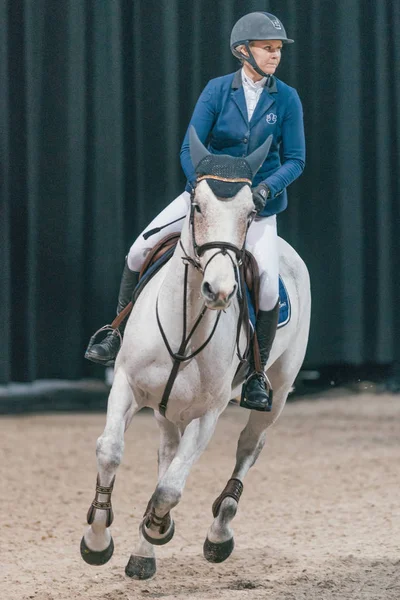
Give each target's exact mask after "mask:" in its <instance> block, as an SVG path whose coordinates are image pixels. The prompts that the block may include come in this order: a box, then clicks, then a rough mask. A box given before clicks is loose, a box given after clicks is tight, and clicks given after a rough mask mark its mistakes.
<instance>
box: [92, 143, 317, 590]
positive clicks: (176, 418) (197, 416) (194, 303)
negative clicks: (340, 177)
mask: <svg viewBox="0 0 400 600" xmlns="http://www.w3.org/2000/svg"><path fill="white" fill-rule="evenodd" d="M199 145H200V146H199ZM268 148H269V144H264V146H262V147H261V148H259V149H258V150H256V151H255V152H254V153H253V154H252V155H250V156H249V157H247V159H246V160H247V161H248V162H249V164H250V166H251V168H252V172H253V177H254V174H255V172H256V171H257V170H258V168H259V166H260V165H261V164H262V162H263V161H264V159H265V156H266V154H267V152H268ZM205 153H207V150H206V149H205V148H204V146H202V144H201V143H200V142H199V141H198V139H197V136H195V135H194V134H193V135H192V139H191V154H192V160H193V164H195V165H197V164H198V162H199V159H201V157H202V156H204V154H205ZM191 213H192V215H193V220H191V218H190V215H188V216H187V217H186V220H185V222H184V225H183V229H182V234H181V245H180V244H178V245H177V247H176V249H175V252H174V254H173V256H172V258H171V259H170V261H169V262H168V263H167V264H166V265H165V266H164V267H163V268H162V269H161V270H160V271H159V272H158V273H157V274H156V275H155V276H154V277H153V278H152V279H151V280H150V282H149V283H148V284H147V286H146V287H145V289H144V290H143V292H142V293H141V295H140V296H139V298H138V299H137V301H136V303H135V306H134V309H133V311H132V313H131V315H130V318H129V320H128V323H127V326H126V329H125V335H124V340H123V344H122V347H121V350H120V352H119V354H118V357H117V360H116V364H115V374H114V381H113V385H112V388H111V391H110V395H109V399H108V410H107V422H106V426H105V429H104V432H103V434H102V435H101V436H100V437H99V439H98V441H97V450H96V455H97V466H98V478H97V487H96V497H95V500H94V501H93V503H92V505H91V507H90V509H89V513H88V523H89V528H88V529H87V531H86V532H85V534H84V537H83V538H82V542H81V554H82V557H83V559H84V560H85V561H86V562H88V563H89V564H95V565H99V564H104V563H106V562H107V561H108V560H109V559H110V558H111V556H112V553H113V549H114V545H113V540H112V537H111V533H110V525H111V523H112V519H113V513H112V508H111V492H112V487H113V482H114V478H115V474H116V471H117V468H118V466H119V464H120V462H121V459H122V454H123V449H124V432H125V430H126V429H127V428H128V426H129V424H130V422H131V420H132V418H133V416H134V415H135V413H136V412H137V411H138V410H140V409H141V408H142V407H144V406H147V407H150V408H152V409H153V410H154V414H155V418H156V420H157V423H158V426H159V429H160V446H159V456H158V459H159V470H158V483H157V486H156V489H155V491H154V493H153V495H152V497H151V499H150V501H149V504H148V507H147V510H146V513H145V517H144V519H143V521H142V523H141V526H140V531H139V540H138V543H137V546H136V548H135V551H134V553H133V554H132V555H131V557H130V560H129V562H128V564H127V566H126V569H125V572H126V574H127V575H128V576H129V577H133V578H135V579H147V578H149V577H151V576H153V575H154V573H155V571H156V562H155V554H154V545H162V544H165V543H167V542H168V541H170V539H171V538H172V536H173V533H174V522H173V520H172V518H171V516H170V511H171V509H173V508H174V507H175V506H176V505H177V504H178V502H179V501H180V499H181V495H182V491H183V489H184V486H185V482H186V479H187V477H188V475H189V472H190V469H191V467H192V465H193V464H194V463H195V461H196V460H197V459H198V458H199V457H200V455H201V454H202V452H203V451H204V449H205V448H206V446H207V444H208V442H209V441H210V439H211V436H212V435H213V432H214V430H215V426H216V423H217V420H218V417H219V416H220V414H221V413H222V411H223V410H224V409H225V408H226V406H227V405H228V403H229V401H230V399H231V398H234V397H236V396H237V395H239V394H240V386H238V387H236V389H232V382H233V380H234V376H235V373H236V370H237V367H238V365H239V358H238V356H237V343H236V342H237V340H236V334H237V323H238V318H239V302H238V296H237V287H238V280H237V276H236V274H237V263H238V257H239V256H240V249H241V248H242V247H243V246H244V243H245V235H246V230H247V225H248V221H249V218H251V217H252V216H253V214H254V204H253V200H252V193H251V189H250V187H249V186H248V185H244V186H243V187H242V188H241V189H240V191H239V192H238V193H237V194H236V195H235V196H234V197H232V198H229V199H223V201H222V200H221V199H218V198H217V197H216V196H215V195H214V194H213V193H212V191H211V188H210V187H209V185H208V184H207V182H206V181H205V180H203V181H201V182H199V183H198V185H197V187H196V190H195V194H194V197H193V198H192V211H191ZM205 244H210V246H205V247H204V245H205ZM213 244H216V246H215V245H213ZM224 245H226V246H225V248H227V249H225V250H223V251H221V250H220V248H221V247H222V246H224ZM235 249H237V250H235ZM279 249H280V272H281V276H282V278H283V280H284V283H285V286H286V288H287V291H288V294H289V297H290V302H291V311H292V312H291V319H290V321H289V323H288V324H287V325H285V326H284V327H282V328H281V329H279V330H278V331H277V335H276V338H275V341H274V344H273V348H272V351H271V355H270V359H269V361H268V365H267V373H268V377H269V379H270V381H271V383H272V387H273V389H274V399H273V406H272V411H271V412H256V411H249V419H248V422H247V425H246V427H245V428H244V429H243V431H242V433H241V435H240V438H239V441H238V448H237V455H236V464H235V466H234V469H233V473H232V477H231V479H230V480H229V482H228V484H227V486H226V487H225V489H224V491H223V493H222V494H221V495H220V496H219V497H218V498H217V500H216V501H215V502H214V505H213V514H214V520H213V522H212V523H211V526H210V528H209V530H208V533H207V537H206V540H205V543H204V549H203V551H204V556H205V558H206V559H207V560H209V561H211V562H221V561H223V560H225V559H226V558H227V557H228V556H229V555H230V554H231V552H232V550H233V531H232V529H231V525H230V522H231V520H232V519H233V517H234V516H235V514H236V510H237V505H238V501H239V498H240V494H241V491H242V488H243V484H242V482H243V479H244V477H245V475H246V474H247V472H248V470H249V469H250V467H251V466H252V465H253V464H254V462H255V461H256V459H257V457H258V455H259V453H260V451H261V449H262V448H263V446H264V443H265V438H266V430H267V428H268V427H269V426H270V425H272V424H273V423H274V422H275V421H276V419H277V418H278V416H279V415H280V413H281V411H282V409H283V407H284V404H285V402H286V398H287V396H288V393H289V391H290V389H291V387H292V385H293V382H294V380H295V378H296V376H297V374H298V372H299V369H300V367H301V365H302V362H303V359H304V355H305V351H306V346H307V341H308V331H309V322H310V308H311V295H310V282H309V276H308V271H307V268H306V266H305V264H304V262H303V261H302V259H301V258H300V257H299V256H298V254H297V253H296V252H295V251H294V250H293V248H292V247H291V246H290V245H289V244H287V243H286V242H285V241H283V240H282V239H279ZM200 250H201V251H200ZM194 266H198V267H199V268H194ZM185 277H186V282H185ZM185 286H186V292H187V293H186V297H185V298H184V289H185ZM205 307H207V308H210V309H214V310H207V309H206V310H205ZM199 314H203V317H202V319H201V320H200V322H199V323H198V325H197V328H196V329H195V331H194V332H193V333H192V335H191V337H190V339H189V341H188V343H187V344H186V347H184V345H182V339H183V338H184V337H186V338H188V337H189V332H190V331H191V328H192V327H193V325H194V323H196V321H198V316H199ZM217 318H219V322H218V325H217V326H216V328H215V323H216V319H217ZM185 322H186V326H185V325H184V323H185ZM184 328H186V332H184V331H183V329H184ZM214 328H215V330H214ZM161 330H162V331H163V332H164V336H165V337H164V338H163V335H162V334H161ZM213 330H214V333H213V335H211V334H212V332H213ZM245 338H246V336H245V331H244V329H243V328H242V330H241V333H240V336H239V347H240V350H241V351H242V352H243V350H244V348H245V347H246V339H245ZM205 343H207V345H206V347H205V349H204V350H202V351H201V352H199V353H198V354H196V355H195V356H194V357H193V358H192V359H191V360H187V361H185V362H182V363H180V366H179V369H178V370H177V373H176V378H175V380H174V381H173V385H172V388H171V390H170V393H169V399H168V404H167V408H166V413H165V416H162V414H160V412H159V405H160V400H161V398H162V397H163V394H164V391H165V388H166V383H167V381H168V379H169V377H170V373H171V369H172V366H173V362H174V361H173V360H171V355H170V352H169V351H168V349H167V345H169V346H170V351H171V352H175V353H176V352H178V350H179V351H180V352H181V353H184V354H185V355H186V356H189V355H190V354H193V353H194V352H195V351H196V350H197V349H199V348H200V347H201V346H202V345H203V344H205ZM238 410H244V409H241V408H238ZM161 412H163V411H161Z"/></svg>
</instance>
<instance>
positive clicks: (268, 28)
mask: <svg viewBox="0 0 400 600" xmlns="http://www.w3.org/2000/svg"><path fill="white" fill-rule="evenodd" d="M255 40H281V41H282V42H283V43H284V44H293V42H294V40H290V39H289V38H288V37H287V35H286V31H285V28H284V26H283V24H282V23H281V22H280V20H279V19H278V18H277V17H275V16H274V15H272V14H271V13H267V12H252V13H249V14H248V15H244V16H243V17H241V18H240V19H239V21H237V22H236V23H235V25H234V26H233V29H232V33H231V51H232V54H233V55H234V56H236V58H239V59H241V60H247V62H248V63H250V65H251V66H252V67H253V69H254V70H255V71H257V73H259V75H261V76H262V77H269V75H268V73H264V71H262V70H261V69H260V67H259V66H258V64H257V63H256V61H255V59H254V56H253V54H252V52H251V49H250V42H253V41H255ZM242 45H243V46H245V47H246V49H247V52H248V53H249V56H245V55H244V54H242V53H241V52H239V51H238V50H236V48H237V46H242Z"/></svg>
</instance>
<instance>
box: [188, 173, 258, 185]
mask: <svg viewBox="0 0 400 600" xmlns="http://www.w3.org/2000/svg"><path fill="white" fill-rule="evenodd" d="M202 179H216V180H217V181H229V183H248V184H249V185H251V183H252V182H251V179H247V178H246V177H234V178H232V179H231V178H230V177H219V176H218V175H201V176H200V177H198V178H197V181H202Z"/></svg>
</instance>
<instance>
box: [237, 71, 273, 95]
mask: <svg viewBox="0 0 400 600" xmlns="http://www.w3.org/2000/svg"><path fill="white" fill-rule="evenodd" d="M266 81H267V78H266V77H263V78H262V79H260V81H253V80H252V79H251V78H250V77H248V75H246V73H245V72H244V69H243V67H242V83H243V85H246V86H247V87H249V88H250V89H253V90H255V91H256V90H259V89H260V88H263V87H264V86H265V83H266Z"/></svg>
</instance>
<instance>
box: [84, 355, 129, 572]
mask: <svg viewBox="0 0 400 600" xmlns="http://www.w3.org/2000/svg"><path fill="white" fill-rule="evenodd" d="M138 408H139V407H138V405H137V403H136V401H135V399H134V396H133V393H132V390H131V388H130V385H129V383H128V380H127V377H126V375H125V372H124V370H123V368H121V367H120V368H119V369H118V370H117V372H116V374H115V378H114V383H113V386H112V388H111V392H110V395H109V398H108V408H107V421H106V426H105V429H104V431H103V433H102V435H101V436H100V437H99V439H98V440H97V447H96V457H97V469H98V475H97V484H96V496H95V499H94V500H93V502H92V504H91V506H90V508H89V511H88V515H87V521H88V524H89V528H88V529H87V531H86V532H85V535H84V536H83V538H82V541H81V555H82V558H83V559H84V560H85V561H86V562H87V563H88V564H91V565H102V564H105V563H106V562H108V561H109V560H110V558H111V556H112V554H113V551H114V544H113V540H112V537H111V534H110V531H109V527H110V525H111V523H112V521H113V511H112V506H111V493H112V489H113V484H114V479H115V474H116V472H117V469H118V467H119V465H120V462H121V459H122V453H123V449H124V433H125V430H126V429H127V427H128V425H129V423H130V422H131V419H132V417H133V415H134V414H135V412H137V410H138Z"/></svg>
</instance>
